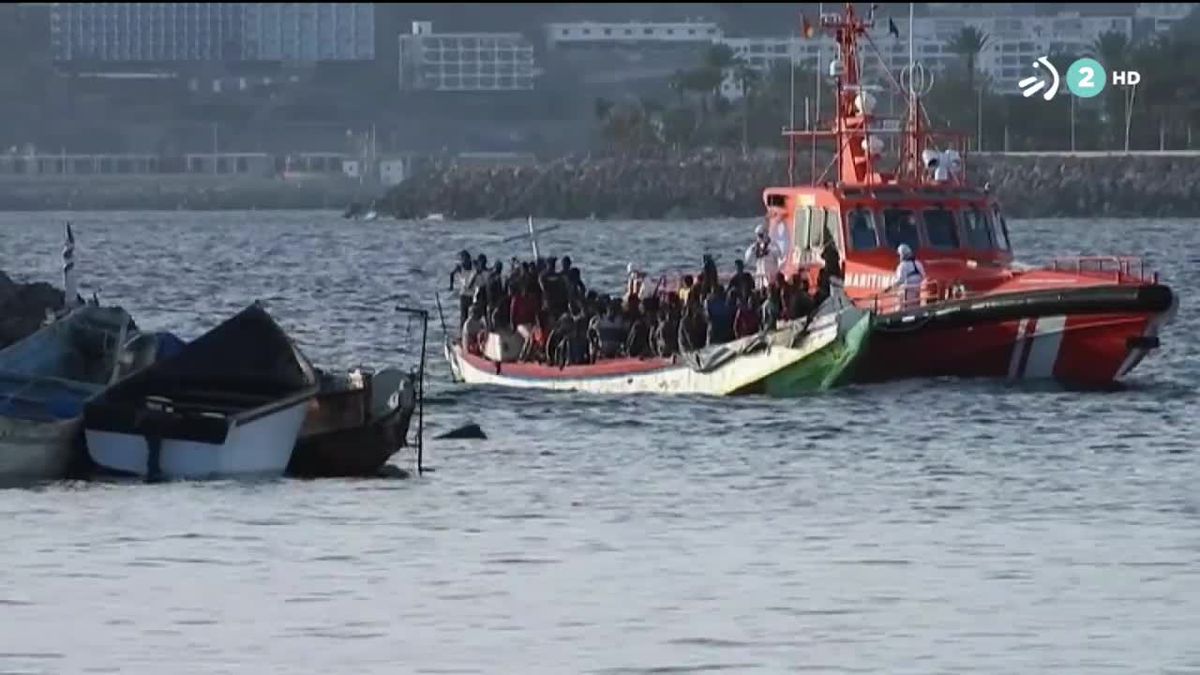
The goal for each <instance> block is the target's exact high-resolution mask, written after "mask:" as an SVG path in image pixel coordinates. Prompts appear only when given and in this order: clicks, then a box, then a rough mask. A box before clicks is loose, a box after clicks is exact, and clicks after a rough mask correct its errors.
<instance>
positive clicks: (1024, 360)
mask: <svg viewBox="0 0 1200 675" xmlns="http://www.w3.org/2000/svg"><path fill="white" fill-rule="evenodd" d="M1047 318H1048V317H1040V319H1041V321H1046V319H1047ZM1152 318H1154V315H1152V314H1148V313H1141V314H1089V315H1076V316H1071V317H1068V318H1067V321H1066V323H1065V324H1064V328H1063V331H1062V343H1061V345H1059V348H1058V350H1057V355H1056V356H1055V360H1054V362H1053V374H1054V378H1055V379H1058V380H1062V381H1065V382H1070V383H1073V384H1081V385H1103V384H1109V383H1111V382H1112V381H1113V380H1114V379H1115V377H1116V375H1117V371H1118V370H1119V369H1120V367H1121V364H1122V363H1123V362H1124V361H1125V358H1126V357H1127V356H1128V355H1129V339H1130V338H1134V337H1137V336H1140V335H1142V334H1143V333H1144V332H1145V330H1146V327H1147V324H1148V323H1149V322H1150V320H1151V319H1152ZM1022 322H1025V323H1026V326H1025V332H1024V334H1021V335H1020V336H1019V330H1020V328H1021V324H1022ZM1037 323H1038V319H1036V318H1033V317H1029V318H1021V319H1012V320H1007V321H994V322H986V323H979V324H973V325H968V326H955V327H951V328H919V327H918V328H914V329H913V330H911V331H907V332H887V331H880V330H876V331H875V332H874V333H873V334H872V336H871V340H870V343H869V346H868V347H867V353H866V354H864V355H863V357H862V360H861V361H860V362H859V364H858V366H857V367H856V368H855V375H854V381H856V382H880V381H885V380H894V379H905V378H913V377H989V378H1005V377H1008V376H1009V369H1010V366H1011V364H1012V363H1013V357H1014V353H1013V350H1014V349H1018V350H1022V351H1021V352H1020V353H1019V354H1018V355H1017V358H1018V359H1019V364H1020V365H1019V370H1018V372H1017V377H1022V376H1029V375H1031V374H1027V373H1026V369H1027V368H1028V367H1030V363H1029V360H1030V353H1031V352H1032V350H1033V343H1034V340H1035V339H1037V337H1038V336H1037V335H1036V331H1037ZM1043 335H1044V334H1043ZM1018 336H1019V337H1018Z"/></svg>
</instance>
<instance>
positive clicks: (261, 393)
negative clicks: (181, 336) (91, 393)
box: [84, 303, 318, 480]
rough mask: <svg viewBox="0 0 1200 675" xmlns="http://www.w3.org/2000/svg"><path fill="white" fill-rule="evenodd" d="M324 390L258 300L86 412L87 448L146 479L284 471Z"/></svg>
mask: <svg viewBox="0 0 1200 675" xmlns="http://www.w3.org/2000/svg"><path fill="white" fill-rule="evenodd" d="M317 389H318V383H317V376H316V373H315V371H314V369H313V367H312V364H311V363H309V361H308V359H307V358H305V356H304V355H303V354H302V353H301V352H300V350H299V349H298V348H297V347H296V346H295V344H293V342H292V341H291V339H290V338H288V336H287V334H286V333H284V331H283V329H281V328H280V327H279V325H278V324H277V323H275V321H274V319H272V318H271V316H270V315H269V314H268V313H267V312H266V310H264V309H263V308H262V307H261V306H260V305H259V304H258V303H255V304H253V305H251V306H249V307H247V308H246V309H244V310H242V311H241V312H239V313H238V314H237V315H235V316H233V317H232V318H230V319H228V320H227V321H225V322H224V323H222V324H220V325H219V326H217V327H216V328H214V329H212V330H211V331H209V332H208V333H205V334H204V335H202V336H200V337H199V338H197V339H196V340H194V341H192V342H190V343H188V344H187V345H186V346H184V347H183V348H182V349H181V350H180V351H179V352H178V353H177V354H175V355H174V356H172V357H170V358H168V359H166V360H164V361H161V362H159V363H157V364H155V365H153V366H151V367H149V368H147V369H145V370H143V371H141V372H140V373H138V374H136V375H133V376H132V377H129V378H127V379H125V380H123V381H122V382H120V383H118V384H117V385H115V386H113V387H111V388H109V389H108V390H107V391H105V392H104V393H103V394H101V395H100V396H98V397H96V398H95V399H93V400H92V401H90V402H89V403H88V404H87V406H86V408H85V409H84V433H85V435H86V439H87V449H88V454H89V455H90V456H91V458H92V460H93V461H94V462H95V463H96V464H97V465H98V466H99V467H101V468H102V469H103V470H107V471H109V472H115V473H118V474H125V475H134V476H140V477H144V478H147V479H150V480H155V479H159V478H164V479H173V478H175V479H179V478H181V479H204V478H235V477H238V478H240V477H257V476H282V475H283V473H284V470H285V469H286V468H287V465H288V461H289V460H290V459H291V456H292V449H293V448H294V447H295V445H296V438H297V436H298V435H299V432H300V427H301V425H302V424H303V423H304V417H305V412H306V409H307V407H308V404H309V401H310V400H311V399H312V398H313V397H314V396H315V395H316V393H317Z"/></svg>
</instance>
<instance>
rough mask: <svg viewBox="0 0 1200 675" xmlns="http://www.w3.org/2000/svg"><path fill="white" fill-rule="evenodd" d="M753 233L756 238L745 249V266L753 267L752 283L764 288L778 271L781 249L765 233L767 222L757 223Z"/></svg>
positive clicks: (781, 254) (781, 257)
mask: <svg viewBox="0 0 1200 675" xmlns="http://www.w3.org/2000/svg"><path fill="white" fill-rule="evenodd" d="M754 234H755V235H756V236H757V238H756V239H755V240H754V243H753V244H750V248H747V249H746V260H745V262H746V266H747V267H751V266H753V267H754V283H755V285H756V286H757V287H758V288H766V287H767V286H769V285H770V284H771V281H772V280H773V279H774V278H775V275H776V274H777V273H778V272H779V263H780V262H781V261H782V260H783V251H780V250H779V246H778V245H777V244H776V243H775V242H773V241H771V236H770V235H769V234H767V224H766V223H759V224H758V227H757V228H755V230H754Z"/></svg>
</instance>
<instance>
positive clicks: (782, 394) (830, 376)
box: [763, 312, 872, 398]
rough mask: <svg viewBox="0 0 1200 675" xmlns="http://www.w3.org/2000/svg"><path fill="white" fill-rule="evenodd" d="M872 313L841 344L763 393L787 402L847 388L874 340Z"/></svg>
mask: <svg viewBox="0 0 1200 675" xmlns="http://www.w3.org/2000/svg"><path fill="white" fill-rule="evenodd" d="M871 316H872V315H871V313H870V312H865V313H863V315H862V316H860V317H859V318H858V319H857V320H856V321H855V322H854V324H853V325H851V326H850V328H849V329H848V330H846V331H845V333H844V334H843V335H842V336H841V337H839V338H838V339H837V340H834V341H833V342H830V343H829V344H828V345H826V346H825V347H823V348H822V349H820V350H819V351H816V352H813V353H812V354H811V355H809V356H807V357H805V358H804V359H802V360H801V361H800V362H799V363H796V364H795V365H793V366H790V367H788V368H785V369H784V370H781V371H779V372H777V373H775V374H773V375H771V376H770V377H768V378H767V379H766V380H765V381H764V382H763V393H765V394H766V395H768V396H773V397H779V398H787V397H791V396H803V395H805V394H811V393H813V392H819V391H825V390H827V389H830V388H833V387H836V386H838V385H840V384H843V383H844V382H845V381H846V380H847V379H848V377H849V376H850V375H852V374H853V366H854V364H855V363H857V361H858V358H859V357H860V356H861V355H862V354H863V353H865V352H866V347H867V343H868V342H869V340H870V336H871Z"/></svg>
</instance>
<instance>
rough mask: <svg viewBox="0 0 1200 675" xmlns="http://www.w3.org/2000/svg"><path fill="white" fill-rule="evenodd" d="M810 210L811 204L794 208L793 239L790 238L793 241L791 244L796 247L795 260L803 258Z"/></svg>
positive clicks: (811, 210) (806, 246)
mask: <svg viewBox="0 0 1200 675" xmlns="http://www.w3.org/2000/svg"><path fill="white" fill-rule="evenodd" d="M812 212H813V209H812V207H811V206H805V207H803V208H799V209H796V225H795V228H794V229H795V239H793V240H792V241H794V242H795V243H794V244H793V246H794V247H795V249H796V260H803V259H804V251H805V250H807V248H808V230H809V221H810V220H811V219H812Z"/></svg>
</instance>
